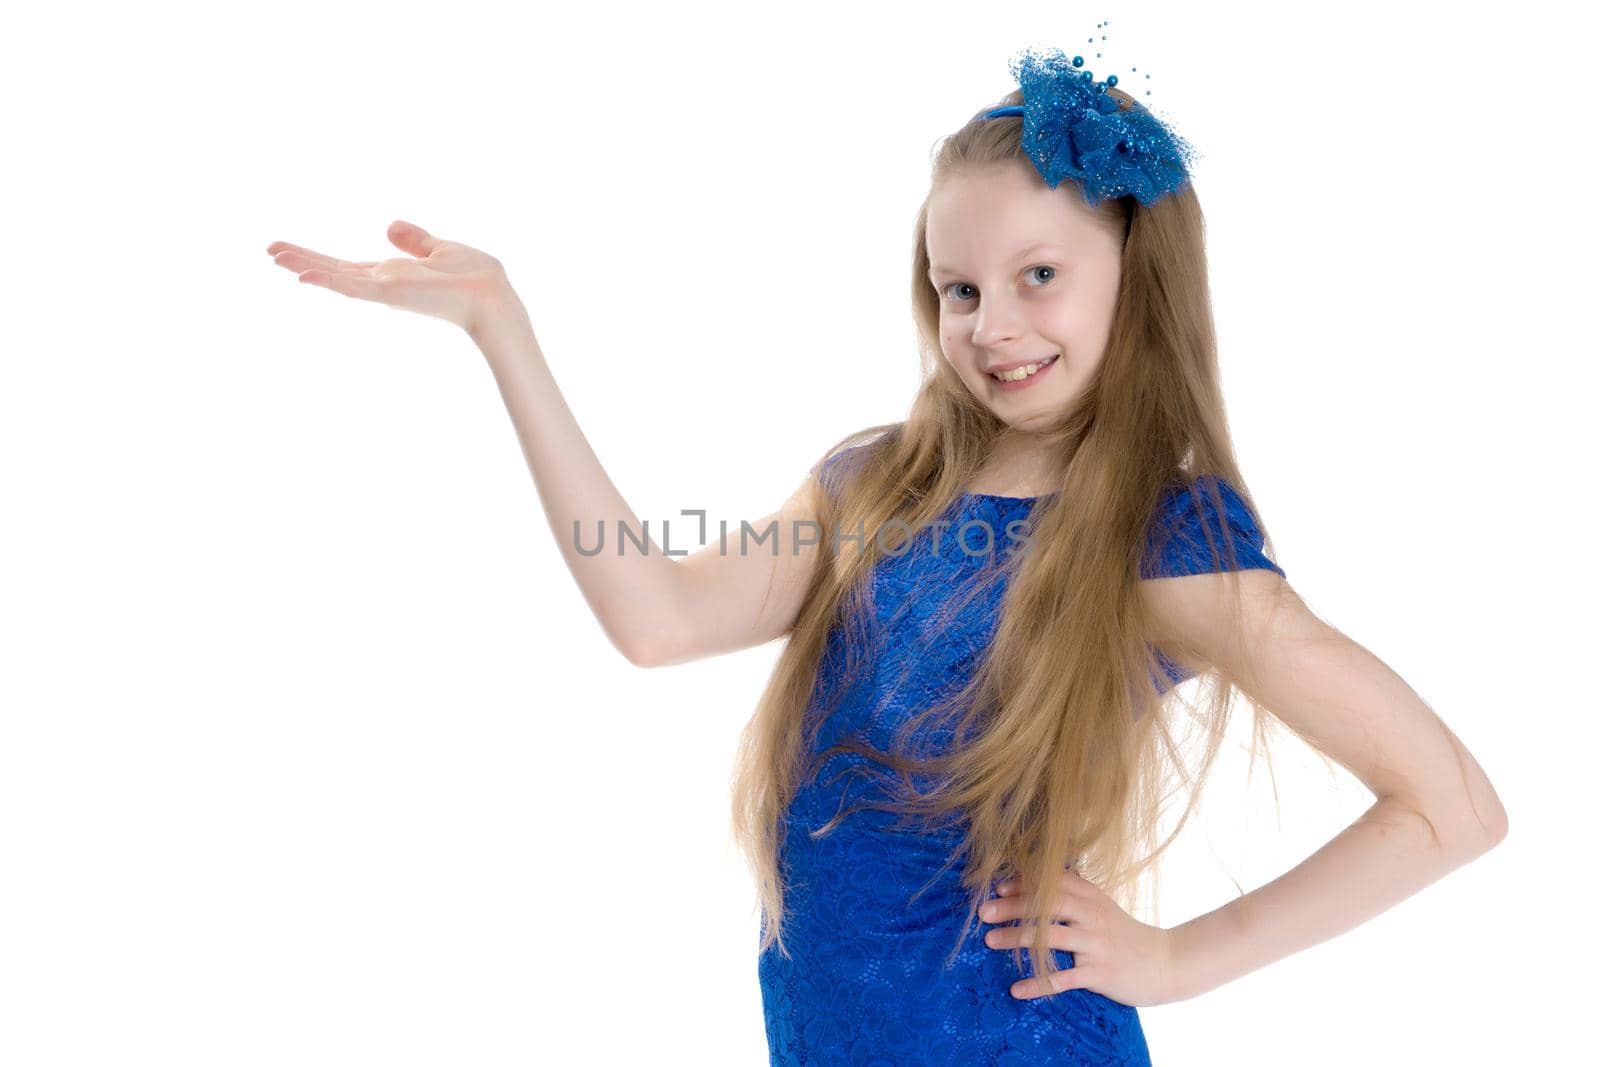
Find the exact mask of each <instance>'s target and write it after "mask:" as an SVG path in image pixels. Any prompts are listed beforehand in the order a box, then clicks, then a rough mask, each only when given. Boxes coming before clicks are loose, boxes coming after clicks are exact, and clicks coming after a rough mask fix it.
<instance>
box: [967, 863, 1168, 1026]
mask: <svg viewBox="0 0 1600 1067" xmlns="http://www.w3.org/2000/svg"><path fill="white" fill-rule="evenodd" d="M996 891H997V892H999V893H1000V897H999V898H998V899H996V900H990V901H987V902H986V903H985V904H984V905H983V907H982V908H980V909H979V911H978V915H979V917H980V918H981V919H983V920H984V921H985V922H990V923H993V922H1006V921H1009V920H1012V919H1021V918H1022V917H1023V916H1024V915H1025V914H1026V912H1027V909H1028V907H1029V906H1030V903H1031V895H1030V894H1028V893H1023V892H1019V891H1018V888H1017V880H1016V879H1014V878H1008V879H1006V880H1005V881H1004V882H1001V883H1000V884H999V885H998V886H996ZM1046 914H1047V915H1049V916H1053V917H1054V918H1056V919H1059V920H1064V921H1065V922H1068V923H1070V924H1071V925H1070V926H1062V925H1060V924H1059V923H1052V924H1051V926H1050V936H1049V943H1050V946H1051V947H1052V948H1059V949H1065V950H1066V951H1068V952H1071V953H1072V961H1073V966H1071V967H1069V968H1067V969H1065V970H1061V971H1058V972H1056V973H1055V974H1054V975H1052V976H1050V978H1049V979H1048V980H1047V979H1046V978H1044V977H1043V976H1040V975H1035V976H1034V977H1031V978H1026V979H1023V980H1022V981H1020V982H1017V983H1016V984H1014V985H1013V986H1012V987H1011V995H1012V996H1014V997H1017V998H1019V999H1021V1000H1032V999H1033V998H1035V997H1042V996H1050V995H1052V994H1055V993H1062V992H1065V991H1066V990H1068V989H1079V988H1082V989H1088V990H1091V991H1093V992H1095V993H1099V994H1100V995H1102V996H1106V997H1110V998H1111V999H1112V1000H1115V1001H1119V1002H1120V1003H1123V1004H1127V1005H1130V1006H1132V1007H1147V1006H1149V1005H1153V1004H1165V1003H1168V1002H1169V1001H1171V1000H1175V999H1178V998H1177V997H1175V996H1174V995H1173V991H1174V989H1175V988H1176V981H1175V974H1174V972H1175V970H1176V966H1175V964H1176V961H1175V958H1174V953H1173V946H1172V936H1171V933H1170V931H1167V930H1163V929H1161V928H1160V927H1159V926H1149V925H1147V924H1145V923H1142V922H1140V921H1139V920H1137V919H1135V918H1134V917H1133V916H1131V915H1129V914H1128V913H1127V912H1125V911H1123V910H1122V908H1121V907H1120V906H1119V905H1118V904H1117V902H1116V901H1114V900H1112V899H1111V897H1110V896H1109V895H1107V894H1106V893H1105V892H1103V891H1102V890H1101V889H1100V887H1099V886H1097V885H1095V884H1094V883H1093V882H1090V881H1087V880H1085V879H1084V878H1081V877H1079V876H1078V875H1077V874H1075V873H1074V872H1072V871H1070V870H1068V871H1063V872H1062V876H1061V879H1060V884H1059V885H1058V886H1057V895H1056V898H1055V904H1054V906H1053V907H1052V908H1051V909H1050V911H1049V912H1047V913H1046ZM1032 934H1033V927H1032V925H1031V924H1028V925H1023V924H1019V925H1016V926H1005V927H996V928H995V929H993V930H990V931H988V933H986V934H984V937H983V941H984V944H986V945H988V946H989V947H990V948H997V949H1010V948H1015V947H1018V946H1021V947H1026V945H1027V941H1028V939H1029V938H1030V937H1031V936H1032Z"/></svg>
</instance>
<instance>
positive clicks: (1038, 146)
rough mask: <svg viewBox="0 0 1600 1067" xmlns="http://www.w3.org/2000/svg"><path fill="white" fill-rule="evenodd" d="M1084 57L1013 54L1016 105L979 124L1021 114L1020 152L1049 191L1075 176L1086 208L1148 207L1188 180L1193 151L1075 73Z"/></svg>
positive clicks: (1141, 109)
mask: <svg viewBox="0 0 1600 1067" xmlns="http://www.w3.org/2000/svg"><path fill="white" fill-rule="evenodd" d="M1082 66H1083V57H1082V56H1073V57H1072V58H1071V59H1068V58H1067V56H1066V54H1065V53H1064V52H1062V51H1061V50H1060V49H1056V48H1050V49H1042V50H1041V49H1032V48H1030V49H1026V50H1024V51H1022V52H1019V53H1018V54H1017V55H1015V56H1013V57H1012V59H1011V63H1010V68H1011V76H1012V77H1013V78H1015V79H1017V84H1018V85H1019V86H1020V87H1021V89H1022V99H1023V103H1022V104H1021V105H1020V106H1012V107H1001V108H995V109H994V110H992V111H987V112H984V113H983V114H981V115H979V116H978V117H979V118H980V119H992V118H999V117H1001V116H1004V115H1021V116H1022V148H1023V151H1025V152H1027V153H1028V157H1029V158H1030V159H1032V160H1033V165H1034V166H1035V167H1036V168H1038V171H1039V173H1040V174H1041V175H1042V176H1043V177H1044V180H1045V181H1046V183H1048V184H1049V186H1050V188H1052V189H1054V188H1056V187H1057V186H1058V185H1060V184H1061V181H1062V179H1063V178H1072V179H1073V180H1075V181H1076V182H1078V184H1079V185H1081V186H1082V187H1083V196H1084V199H1085V200H1086V201H1088V203H1089V206H1090V207H1099V206H1100V203H1101V201H1103V200H1105V199H1107V198H1108V197H1118V196H1126V195H1128V194H1132V195H1133V196H1135V197H1137V198H1138V199H1139V203H1141V204H1143V205H1144V206H1146V207H1149V206H1150V205H1151V204H1153V203H1155V202H1156V201H1157V200H1160V199H1161V198H1162V197H1163V196H1166V195H1167V194H1168V193H1171V192H1175V191H1176V190H1178V189H1181V188H1182V187H1183V184H1184V183H1185V182H1186V181H1188V180H1189V165H1190V163H1191V161H1192V160H1193V159H1194V158H1195V157H1196V153H1195V151H1194V149H1193V148H1191V147H1190V146H1189V144H1188V143H1187V142H1186V141H1184V140H1183V138H1181V137H1179V136H1178V135H1177V134H1175V133H1173V132H1172V131H1171V130H1169V129H1168V128H1167V127H1166V126H1165V125H1164V124H1163V123H1162V122H1161V120H1160V119H1158V118H1156V117H1155V115H1153V114H1151V112H1150V110H1149V109H1148V108H1146V107H1145V106H1144V105H1142V104H1140V103H1139V102H1138V101H1134V103H1133V105H1132V106H1131V107H1129V108H1128V109H1126V110H1124V109H1123V108H1122V106H1121V104H1120V103H1119V102H1118V101H1117V98H1116V97H1114V96H1110V95H1107V93H1106V88H1107V87H1108V86H1114V85H1116V84H1117V76H1116V75H1115V74H1113V75H1111V76H1110V77H1108V78H1107V79H1106V80H1105V81H1103V82H1097V81H1095V80H1094V72H1093V71H1088V70H1082V69H1080V68H1081V67H1082Z"/></svg>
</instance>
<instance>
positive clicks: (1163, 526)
mask: <svg viewBox="0 0 1600 1067" xmlns="http://www.w3.org/2000/svg"><path fill="white" fill-rule="evenodd" d="M1243 570H1268V571H1272V572H1275V573H1276V574H1278V575H1279V576H1280V577H1281V576H1283V574H1284V571H1283V568H1282V567H1279V566H1278V564H1277V563H1275V562H1274V561H1273V560H1272V559H1271V558H1270V557H1269V556H1268V555H1267V553H1266V540H1265V536H1264V534H1263V532H1262V528H1261V523H1260V521H1259V520H1258V519H1257V517H1256V514H1255V511H1254V509H1253V508H1252V507H1251V505H1250V503H1249V501H1248V500H1247V499H1246V497H1245V494H1244V493H1242V492H1240V490H1239V489H1237V488H1236V487H1234V486H1233V485H1232V484H1230V483H1229V482H1228V481H1227V480H1226V479H1224V478H1222V477H1220V476H1218V475H1214V474H1202V475H1199V476H1198V477H1195V478H1193V479H1190V480H1187V481H1184V482H1180V483H1175V484H1173V485H1171V486H1169V487H1167V488H1166V489H1165V490H1163V491H1162V494H1161V497H1160V499H1159V501H1158V502H1157V504H1156V507H1155V510H1154V513H1153V514H1152V516H1151V520H1150V523H1149V526H1148V528H1147V530H1146V539H1145V553H1144V558H1143V560H1142V561H1141V564H1140V568H1139V576H1140V577H1141V578H1172V577H1182V576H1188V575H1195V574H1214V573H1218V572H1225V571H1243Z"/></svg>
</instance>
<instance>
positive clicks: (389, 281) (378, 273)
mask: <svg viewBox="0 0 1600 1067" xmlns="http://www.w3.org/2000/svg"><path fill="white" fill-rule="evenodd" d="M389 240H390V241H392V242H393V243H394V245H395V247H397V248H399V249H400V250H401V251H403V252H407V253H410V257H414V258H408V257H400V258H398V259H385V260H381V261H378V260H367V261H365V262H360V263H353V262H351V261H349V260H344V259H335V258H334V257H332V256H326V255H323V254H322V253H320V252H313V251H311V250H310V249H309V248H301V247H300V246H299V245H295V244H290V243H289V242H288V241H274V242H273V243H272V244H270V245H268V246H267V254H268V255H270V256H271V257H272V259H273V262H275V263H277V264H278V266H280V267H285V268H287V269H289V270H292V271H294V272H295V273H296V274H298V275H299V276H300V280H301V281H303V282H309V283H311V284H312V285H320V286H323V287H324V288H327V289H332V290H333V291H334V292H337V293H343V294H344V295H346V296H353V297H356V298H358V299H361V300H373V301H376V302H378V303H380V304H388V305H389V306H390V307H394V308H402V309H404V310H406V311H415V312H418V313H420V314H423V315H429V316H432V317H433V318H439V319H444V320H445V321H447V322H453V323H455V324H456V325H457V326H460V327H461V328H462V329H464V330H466V331H467V332H469V333H471V332H472V331H473V330H474V329H476V328H477V327H479V326H480V325H482V324H483V322H484V320H485V319H486V318H487V317H489V316H491V315H495V314H498V313H500V312H502V311H503V310H504V309H505V308H506V307H508V306H512V305H514V304H515V302H516V294H515V293H514V292H512V289H511V284H510V282H508V281H507V280H506V274H505V269H504V268H503V267H501V265H500V261H499V260H498V259H495V258H494V257H493V256H491V255H489V254H488V253H487V252H480V251H478V250H477V249H476V248H472V247H469V246H468V245H464V244H460V243H458V242H456V241H445V240H441V239H439V238H437V237H434V236H433V235H431V234H429V233H428V232H427V231H426V230H424V229H422V227H420V226H413V225H412V224H411V223H409V222H403V221H396V222H393V223H391V224H390V225H389Z"/></svg>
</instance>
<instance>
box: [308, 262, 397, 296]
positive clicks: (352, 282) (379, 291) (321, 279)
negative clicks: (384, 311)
mask: <svg viewBox="0 0 1600 1067" xmlns="http://www.w3.org/2000/svg"><path fill="white" fill-rule="evenodd" d="M300 280H301V281H303V282H307V283H309V284H311V285H320V286H322V287H323V288H324V289H332V290H333V291H334V292H336V293H343V294H344V295H345V296H353V297H356V298H357V299H360V300H375V301H377V302H378V303H380V304H387V303H389V301H388V300H385V299H384V296H383V292H384V286H383V283H382V282H377V281H374V280H373V279H372V278H370V277H368V276H367V275H365V274H356V273H348V272H345V271H334V272H329V271H325V270H308V271H305V272H304V273H302V274H301V275H300Z"/></svg>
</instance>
